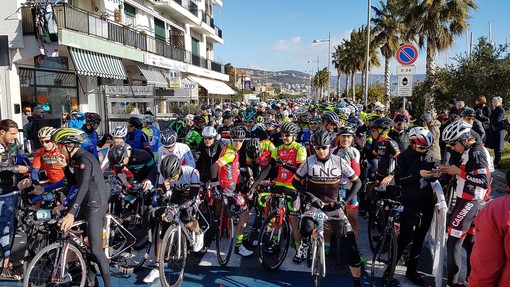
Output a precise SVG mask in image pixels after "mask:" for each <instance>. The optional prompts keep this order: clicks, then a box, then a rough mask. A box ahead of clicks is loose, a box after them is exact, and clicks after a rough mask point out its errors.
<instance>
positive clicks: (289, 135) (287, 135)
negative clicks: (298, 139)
mask: <svg viewBox="0 0 510 287" xmlns="http://www.w3.org/2000/svg"><path fill="white" fill-rule="evenodd" d="M291 136H292V135H291V134H282V137H284V138H288V137H291Z"/></svg>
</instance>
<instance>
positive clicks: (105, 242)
mask: <svg viewBox="0 0 510 287" xmlns="http://www.w3.org/2000/svg"><path fill="white" fill-rule="evenodd" d="M107 235H108V234H107V233H106V229H104V228H103V241H102V242H103V249H105V248H106V247H108V241H107V240H106V239H107V237H108V236H107Z"/></svg>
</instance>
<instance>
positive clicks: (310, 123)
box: [308, 122, 319, 125]
mask: <svg viewBox="0 0 510 287" xmlns="http://www.w3.org/2000/svg"><path fill="white" fill-rule="evenodd" d="M308 124H309V125H318V124H319V123H318V122H308Z"/></svg>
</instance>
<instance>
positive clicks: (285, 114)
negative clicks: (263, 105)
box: [281, 110, 289, 118]
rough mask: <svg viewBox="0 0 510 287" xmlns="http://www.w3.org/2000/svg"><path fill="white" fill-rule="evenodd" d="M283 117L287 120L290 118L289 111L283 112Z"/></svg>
mask: <svg viewBox="0 0 510 287" xmlns="http://www.w3.org/2000/svg"><path fill="white" fill-rule="evenodd" d="M281 115H282V118H286V117H288V116H289V111H287V110H284V111H282V112H281Z"/></svg>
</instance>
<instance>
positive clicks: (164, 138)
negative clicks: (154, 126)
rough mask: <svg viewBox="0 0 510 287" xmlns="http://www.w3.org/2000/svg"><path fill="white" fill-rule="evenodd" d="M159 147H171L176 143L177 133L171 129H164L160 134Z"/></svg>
mask: <svg viewBox="0 0 510 287" xmlns="http://www.w3.org/2000/svg"><path fill="white" fill-rule="evenodd" d="M160 141H161V145H163V146H164V147H172V146H174V145H175V143H176V142H177V133H176V132H175V131H174V130H173V129H166V130H164V131H163V132H162V133H161V138H160Z"/></svg>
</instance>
